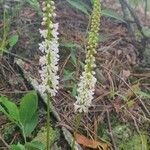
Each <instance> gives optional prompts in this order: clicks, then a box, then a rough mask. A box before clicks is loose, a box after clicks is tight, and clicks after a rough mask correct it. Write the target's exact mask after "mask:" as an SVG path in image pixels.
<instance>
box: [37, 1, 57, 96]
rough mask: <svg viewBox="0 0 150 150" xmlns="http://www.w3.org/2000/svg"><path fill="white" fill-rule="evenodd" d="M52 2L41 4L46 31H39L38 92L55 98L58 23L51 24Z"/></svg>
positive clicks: (52, 14) (53, 14) (53, 13)
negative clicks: (39, 68) (40, 38)
mask: <svg viewBox="0 0 150 150" xmlns="http://www.w3.org/2000/svg"><path fill="white" fill-rule="evenodd" d="M54 9H55V7H54V2H53V1H52V0H50V1H49V3H48V2H44V3H43V12H44V14H43V22H42V25H43V26H44V27H45V28H46V29H40V30H39V31H40V34H41V37H43V38H44V41H43V42H42V43H40V44H39V49H40V51H41V52H42V53H43V55H42V56H41V57H40V60H39V63H40V66H41V70H40V71H39V73H40V76H41V80H42V82H41V84H40V85H39V90H40V91H41V92H42V93H43V94H50V95H51V96H55V95H56V93H57V90H58V84H59V76H58V75H57V72H58V61H59V55H58V52H59V50H58V47H59V43H58V31H57V30H58V23H53V16H55V15H56V14H55V12H54Z"/></svg>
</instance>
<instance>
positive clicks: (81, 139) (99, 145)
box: [75, 133, 111, 150]
mask: <svg viewBox="0 0 150 150" xmlns="http://www.w3.org/2000/svg"><path fill="white" fill-rule="evenodd" d="M75 139H76V141H77V143H78V144H81V145H83V146H85V147H88V148H91V149H98V150H111V145H110V144H109V143H107V142H104V141H103V140H100V141H95V140H91V139H88V138H87V137H85V136H84V135H81V134H78V133H76V134H75Z"/></svg>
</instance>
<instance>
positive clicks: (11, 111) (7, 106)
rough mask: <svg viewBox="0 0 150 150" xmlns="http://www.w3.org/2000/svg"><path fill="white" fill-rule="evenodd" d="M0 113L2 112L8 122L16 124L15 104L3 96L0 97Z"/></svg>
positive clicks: (17, 111)
mask: <svg viewBox="0 0 150 150" xmlns="http://www.w3.org/2000/svg"><path fill="white" fill-rule="evenodd" d="M0 111H1V112H3V113H4V114H5V115H6V116H7V117H8V119H9V120H10V121H12V122H14V123H16V124H18V122H19V110H18V108H17V106H16V104H15V103H13V102H11V101H10V100H9V99H8V98H6V97H3V96H1V97H0Z"/></svg>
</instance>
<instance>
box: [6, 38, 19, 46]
mask: <svg viewBox="0 0 150 150" xmlns="http://www.w3.org/2000/svg"><path fill="white" fill-rule="evenodd" d="M18 39H19V36H18V35H13V36H11V37H10V38H9V39H8V43H9V45H10V47H13V46H14V45H16V43H17V42H18Z"/></svg>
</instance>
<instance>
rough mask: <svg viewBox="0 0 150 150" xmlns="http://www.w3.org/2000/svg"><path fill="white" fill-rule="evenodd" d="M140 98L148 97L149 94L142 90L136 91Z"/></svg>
mask: <svg viewBox="0 0 150 150" xmlns="http://www.w3.org/2000/svg"><path fill="white" fill-rule="evenodd" d="M136 93H137V94H138V95H139V96H140V97H141V98H149V99H150V94H149V93H146V92H143V91H137V92H136Z"/></svg>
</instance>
